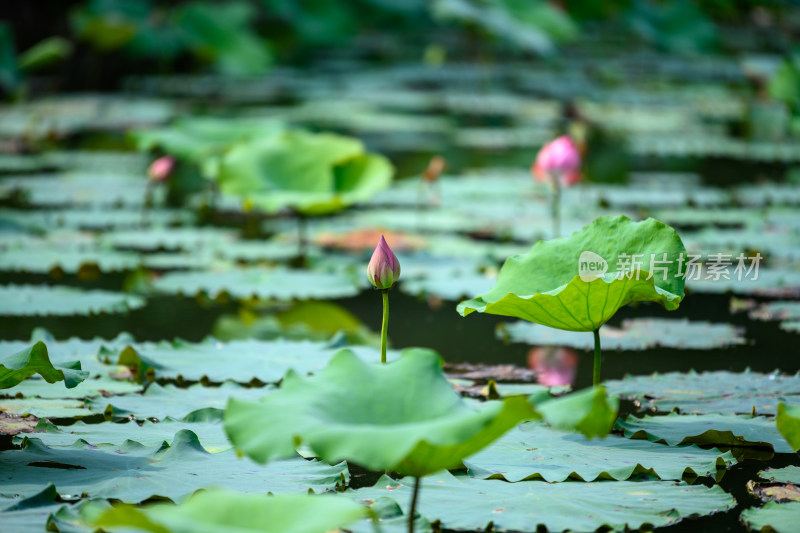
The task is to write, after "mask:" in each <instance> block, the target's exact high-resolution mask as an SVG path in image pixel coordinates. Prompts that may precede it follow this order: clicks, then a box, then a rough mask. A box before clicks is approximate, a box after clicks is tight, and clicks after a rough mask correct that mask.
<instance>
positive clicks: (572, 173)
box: [531, 135, 581, 238]
mask: <svg viewBox="0 0 800 533" xmlns="http://www.w3.org/2000/svg"><path fill="white" fill-rule="evenodd" d="M580 168H581V153H580V151H579V150H578V147H577V146H576V145H575V143H574V142H573V140H572V138H571V137H569V136H568V135H562V136H561V137H559V138H557V139H555V140H554V141H551V142H549V143H547V144H545V145H544V146H543V147H542V149H541V150H539V153H538V154H537V155H536V161H534V163H533V165H532V166H531V174H533V177H534V179H535V180H536V181H537V182H539V183H547V184H549V185H550V190H551V196H550V212H551V215H552V218H553V237H554V238H557V237H560V236H561V235H560V234H561V213H560V211H561V189H562V188H563V187H569V186H571V185H574V184H575V183H578V182H579V181H581V174H580Z"/></svg>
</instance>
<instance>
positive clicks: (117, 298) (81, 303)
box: [0, 285, 144, 316]
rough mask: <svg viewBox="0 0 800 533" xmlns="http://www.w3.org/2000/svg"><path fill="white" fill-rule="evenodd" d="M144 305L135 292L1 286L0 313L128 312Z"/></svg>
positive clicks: (42, 314)
mask: <svg viewBox="0 0 800 533" xmlns="http://www.w3.org/2000/svg"><path fill="white" fill-rule="evenodd" d="M143 305H144V300H142V299H141V298H137V297H136V296H129V295H127V294H123V293H117V292H109V291H99V290H92V291H83V290H80V289H73V288H71V287H48V286H42V285H3V286H0V316H69V315H98V314H101V313H108V314H116V313H123V314H124V313H127V312H128V311H130V310H131V309H136V308H137V307H141V306H143Z"/></svg>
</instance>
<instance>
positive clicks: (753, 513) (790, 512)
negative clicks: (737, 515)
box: [741, 502, 800, 533]
mask: <svg viewBox="0 0 800 533" xmlns="http://www.w3.org/2000/svg"><path fill="white" fill-rule="evenodd" d="M798 517H800V502H789V503H777V502H767V503H766V504H764V507H754V508H751V509H745V510H744V511H742V516H741V521H742V523H743V524H745V525H746V526H747V527H748V528H749V529H750V530H753V531H770V532H771V531H774V532H776V533H794V531H796V530H797V518H798Z"/></svg>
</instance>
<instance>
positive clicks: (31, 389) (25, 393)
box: [5, 372, 142, 399]
mask: <svg viewBox="0 0 800 533" xmlns="http://www.w3.org/2000/svg"><path fill="white" fill-rule="evenodd" d="M82 374H83V375H85V376H88V374H89V373H88V372H82ZM141 390H142V385H140V384H138V383H134V382H132V381H128V380H124V379H113V378H111V377H108V376H103V377H100V378H88V379H85V380H83V381H81V383H79V384H77V385H76V386H75V387H73V388H70V389H63V388H61V387H51V386H50V385H48V383H47V381H45V380H43V379H34V378H29V379H26V380H24V381H22V382H21V383H19V384H18V385H17V386H16V387H14V388H13V390H8V391H5V392H6V394H8V395H10V396H14V397H17V398H52V399H55V398H62V399H67V398H75V399H79V398H80V399H83V398H94V397H97V396H111V395H113V394H127V393H133V392H141Z"/></svg>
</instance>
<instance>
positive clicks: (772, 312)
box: [748, 300, 800, 320]
mask: <svg viewBox="0 0 800 533" xmlns="http://www.w3.org/2000/svg"><path fill="white" fill-rule="evenodd" d="M748 316H749V317H750V318H752V319H754V320H800V302H797V301H791V300H790V301H778V302H767V303H765V304H762V305H760V306H758V307H757V308H756V309H753V310H752V311H750V312H749V313H748Z"/></svg>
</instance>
